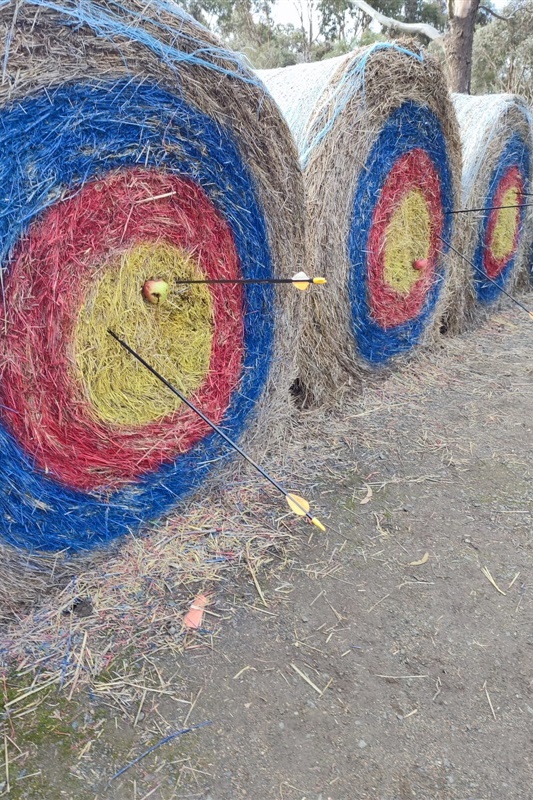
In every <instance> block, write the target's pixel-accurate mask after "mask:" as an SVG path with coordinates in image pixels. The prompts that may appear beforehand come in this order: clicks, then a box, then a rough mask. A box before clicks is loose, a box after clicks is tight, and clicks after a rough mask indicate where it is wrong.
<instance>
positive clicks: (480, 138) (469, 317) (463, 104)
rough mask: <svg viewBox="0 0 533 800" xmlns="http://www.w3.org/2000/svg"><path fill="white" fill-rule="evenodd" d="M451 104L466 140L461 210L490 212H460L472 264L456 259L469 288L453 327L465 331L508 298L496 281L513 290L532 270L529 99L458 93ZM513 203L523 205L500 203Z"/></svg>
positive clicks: (461, 237)
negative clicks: (505, 297) (504, 297)
mask: <svg viewBox="0 0 533 800" xmlns="http://www.w3.org/2000/svg"><path fill="white" fill-rule="evenodd" d="M453 103H454V106H455V110H456V113H457V118H458V120H459V125H460V130H461V139H462V145H463V178H462V200H461V208H464V209H471V208H472V209H485V208H486V209H490V210H487V211H483V210H480V211H476V212H472V213H466V214H460V215H458V216H459V217H460V218H461V219H460V220H458V239H457V242H458V244H457V249H458V250H459V251H460V252H461V253H462V254H463V255H464V256H465V257H466V258H467V259H468V260H469V261H470V262H472V264H473V265H474V266H472V264H468V263H466V261H465V260H464V259H461V258H460V257H459V256H454V259H455V260H456V262H457V268H458V269H461V270H462V271H463V273H464V275H465V280H464V284H465V287H466V289H465V292H464V295H463V297H462V302H458V303H457V305H456V306H455V308H453V309H451V318H450V324H451V327H452V329H455V330H462V329H464V328H465V327H467V326H468V324H469V323H471V322H473V321H475V320H477V319H480V318H482V317H483V316H484V315H485V314H486V313H487V311H488V310H489V309H492V308H493V306H494V304H495V303H496V301H498V300H499V299H501V298H502V297H503V295H502V293H501V292H500V291H499V288H498V286H502V287H504V288H506V289H507V290H508V291H510V290H512V287H513V285H514V284H515V282H516V281H517V279H518V278H519V277H520V275H521V274H525V273H526V272H527V271H528V270H529V263H528V261H529V254H530V248H531V239H532V233H533V230H532V226H531V224H530V221H531V214H530V213H528V212H529V211H530V209H528V208H527V203H528V202H529V199H530V198H528V195H527V192H529V191H530V185H531V183H530V181H531V175H530V172H531V153H532V148H531V144H532V141H531V136H532V128H531V113H530V111H529V109H528V108H527V106H526V104H525V101H523V100H522V99H521V98H519V97H517V96H515V95H509V94H500V95H479V96H469V95H454V96H453ZM522 192H523V193H524V194H522ZM516 205H523V206H526V207H523V208H497V206H516ZM487 276H488V277H490V278H492V279H493V280H495V281H496V283H497V284H498V286H495V285H494V284H493V283H492V282H491V281H489V280H487Z"/></svg>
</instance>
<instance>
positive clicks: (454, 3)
mask: <svg viewBox="0 0 533 800" xmlns="http://www.w3.org/2000/svg"><path fill="white" fill-rule="evenodd" d="M479 3H480V0H450V2H449V12H450V21H449V27H448V32H447V34H446V36H445V37H444V52H445V53H446V67H447V70H448V83H449V86H450V90H451V91H452V92H459V93H461V94H470V78H471V74H472V47H473V44H474V28H475V25H476V16H477V12H478V8H479Z"/></svg>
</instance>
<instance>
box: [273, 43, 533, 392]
mask: <svg viewBox="0 0 533 800" xmlns="http://www.w3.org/2000/svg"><path fill="white" fill-rule="evenodd" d="M259 74H260V76H261V78H262V79H263V80H264V82H265V84H266V86H267V87H268V89H269V91H270V92H271V93H272V95H273V96H274V98H275V99H276V101H277V103H278V105H279V106H280V108H281V110H282V112H283V114H284V116H285V118H286V120H287V122H288V124H289V126H290V128H291V131H292V133H293V136H294V138H295V140H296V143H297V145H298V149H299V154H300V161H301V165H302V169H303V174H304V181H305V194H306V212H307V214H306V221H307V231H306V242H307V251H306V257H307V263H308V265H309V268H310V269H311V271H313V272H314V271H317V272H318V273H319V274H324V275H326V276H327V277H328V278H329V280H330V287H329V292H328V291H324V292H322V293H314V295H313V298H312V307H311V309H310V311H309V313H308V315H307V316H306V320H305V324H304V332H303V336H302V345H301V347H300V350H299V353H300V358H299V375H300V388H301V390H302V391H303V393H304V398H303V399H304V401H305V400H307V401H308V402H311V403H315V404H316V403H323V402H327V401H329V400H332V399H333V401H334V402H338V401H339V399H340V397H341V394H342V391H341V390H342V388H343V387H344V386H347V385H350V383H352V382H353V381H354V380H355V381H361V379H364V376H365V374H366V373H368V370H372V369H375V368H376V367H379V366H384V365H389V366H394V365H396V364H397V363H398V359H399V358H401V356H402V355H403V354H405V353H408V352H410V351H412V350H413V348H415V347H416V345H418V344H420V343H422V342H425V343H428V342H429V343H431V342H432V340H433V339H434V338H435V337H436V336H439V334H440V332H441V330H443V329H444V330H448V331H449V332H460V331H461V330H464V329H465V328H466V327H467V326H468V325H469V324H471V323H472V322H474V321H476V320H479V319H480V318H481V317H482V316H483V315H484V314H485V313H486V311H487V310H488V309H489V308H491V307H493V306H494V304H495V302H496V301H497V300H498V299H500V297H501V291H500V288H501V287H505V288H507V289H508V290H509V289H510V288H512V286H513V283H514V282H515V281H516V279H517V278H518V277H519V276H520V275H521V274H528V273H529V254H530V245H531V235H532V233H533V225H532V224H531V222H530V217H531V215H530V214H528V213H527V212H528V208H527V197H528V192H529V188H530V166H531V144H532V138H531V137H532V127H531V115H530V112H529V110H528V108H527V107H526V105H525V103H524V102H523V101H522V100H521V99H520V98H518V97H515V96H511V95H494V96H482V97H471V96H465V95H457V96H454V97H450V95H449V93H448V90H447V87H446V84H445V81H444V76H443V74H442V71H441V68H440V66H439V65H438V64H437V63H436V61H435V60H434V59H433V58H431V57H430V56H428V55H427V54H426V53H424V52H423V51H422V50H420V49H419V48H417V47H416V45H414V43H413V42H405V43H400V42H399V43H397V44H378V45H374V46H372V47H368V48H365V49H362V50H360V51H358V52H353V53H350V54H348V55H346V56H341V57H339V58H333V59H331V60H328V61H325V62H318V63H313V64H301V65H298V66H294V67H287V68H284V69H277V70H266V71H262V72H260V73H259ZM518 205H522V206H523V207H522V208H516V207H512V206H518ZM499 206H504V208H499ZM487 207H490V208H492V209H493V210H492V211H491V212H484V211H483V210H481V209H484V208H487ZM476 208H477V209H480V210H479V211H477V212H472V213H462V212H463V211H465V210H467V209H476Z"/></svg>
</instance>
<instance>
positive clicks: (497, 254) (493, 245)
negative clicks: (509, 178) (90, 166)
mask: <svg viewBox="0 0 533 800" xmlns="http://www.w3.org/2000/svg"><path fill="white" fill-rule="evenodd" d="M519 203H520V192H519V190H518V189H517V188H516V187H514V186H513V187H511V188H510V189H507V191H506V192H505V194H504V195H503V197H502V201H501V203H499V205H502V206H515V205H517V204H519ZM496 215H497V216H496V224H495V225H494V230H493V232H492V237H491V240H490V243H489V247H490V250H491V252H492V254H493V256H494V258H495V259H496V260H497V261H501V260H503V259H505V258H508V257H509V256H510V255H512V253H513V250H514V243H515V236H516V230H517V228H518V225H519V224H520V209H519V208H500V209H498V211H497V212H496Z"/></svg>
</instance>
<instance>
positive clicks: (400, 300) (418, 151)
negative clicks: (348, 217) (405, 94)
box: [348, 103, 453, 364]
mask: <svg viewBox="0 0 533 800" xmlns="http://www.w3.org/2000/svg"><path fill="white" fill-rule="evenodd" d="M424 134H426V135H424ZM452 206H453V183H452V175H451V169H450V165H449V162H448V157H447V151H446V142H445V139H444V136H443V134H442V129H441V127H440V124H439V122H438V120H437V119H436V118H435V116H434V114H433V113H432V112H431V111H429V110H428V109H427V108H424V107H421V106H417V105H414V104H412V103H406V104H404V105H402V106H401V107H400V108H399V109H397V110H396V111H395V112H394V113H393V114H392V115H391V117H390V118H389V120H388V121H387V123H386V124H385V125H384V126H383V129H382V131H381V133H380V135H379V137H378V139H377V140H376V142H375V144H374V147H373V148H372V150H371V152H370V155H369V158H368V161H367V164H366V168H365V169H363V170H362V172H361V177H360V181H359V184H358V186H357V189H356V192H355V196H354V206H353V220H352V225H351V230H350V236H349V242H348V246H349V253H350V261H351V279H350V283H349V287H350V302H351V307H352V325H353V330H354V336H357V342H358V346H359V349H360V352H361V354H362V356H363V357H364V358H365V359H367V360H368V361H369V362H371V363H375V364H378V363H384V362H386V361H388V360H389V359H390V358H392V357H393V356H395V355H398V354H399V353H402V352H404V351H405V350H408V349H410V348H411V347H412V346H413V345H414V344H415V343H416V342H417V341H418V340H419V338H420V336H421V335H422V334H423V332H424V331H425V328H426V324H427V321H428V318H430V317H431V315H432V313H433V311H434V309H435V306H436V304H437V302H438V300H439V295H440V292H441V290H442V288H443V284H444V264H443V259H442V255H441V254H442V252H443V250H445V246H444V245H443V243H442V241H441V238H440V237H442V238H443V239H444V240H445V241H449V237H450V233H451V226H452V219H451V216H450V215H446V214H445V209H448V208H450V207H452Z"/></svg>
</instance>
